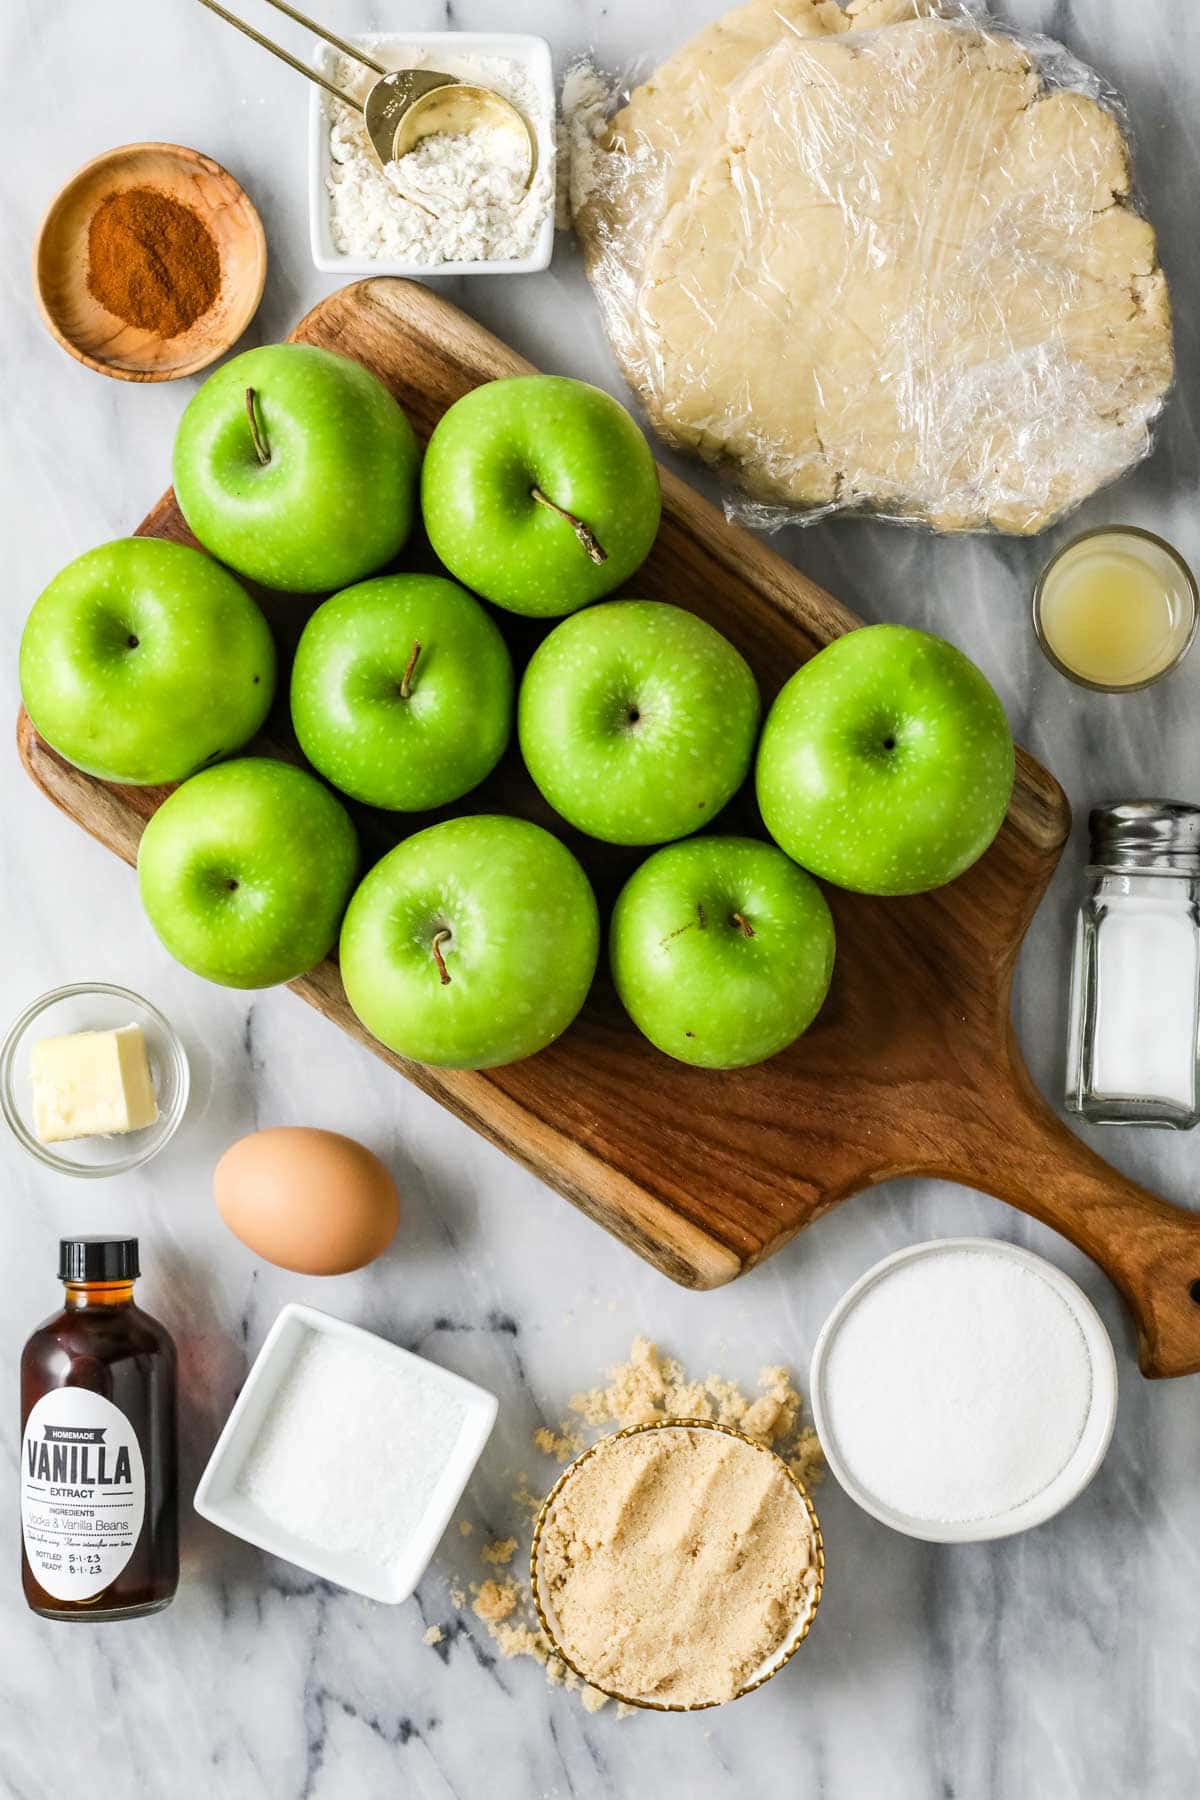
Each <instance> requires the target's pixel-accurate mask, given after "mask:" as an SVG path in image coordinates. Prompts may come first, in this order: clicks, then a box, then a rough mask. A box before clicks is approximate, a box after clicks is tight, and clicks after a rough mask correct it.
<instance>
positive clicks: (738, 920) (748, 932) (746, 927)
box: [732, 912, 754, 938]
mask: <svg viewBox="0 0 1200 1800" xmlns="http://www.w3.org/2000/svg"><path fill="white" fill-rule="evenodd" d="M732 923H733V924H734V925H736V926H737V927H738V929H739V930H740V931H741V934H742V936H743V937H748V938H752V937H753V936H754V927H753V925H752V924H751V923H750V921H749V919H748V918H747V917H746V915H745V913H740V912H738V913H734V915H733V920H732Z"/></svg>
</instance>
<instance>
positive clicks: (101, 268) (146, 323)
mask: <svg viewBox="0 0 1200 1800" xmlns="http://www.w3.org/2000/svg"><path fill="white" fill-rule="evenodd" d="M87 287H88V292H89V294H91V296H92V298H93V299H94V300H98V301H99V302H100V305H101V306H103V307H104V308H105V310H106V311H107V312H110V313H113V314H114V315H115V316H116V317H117V318H118V319H120V320H122V321H123V322H124V323H125V324H126V325H136V326H138V327H140V329H141V330H142V331H152V332H153V333H154V334H155V336H156V337H162V338H172V337H178V336H179V334H180V333H181V332H184V331H186V330H187V329H188V327H189V325H193V324H195V322H196V320H197V319H198V318H199V317H200V315H201V313H205V312H207V311H208V309H209V307H210V306H211V305H212V303H213V301H214V300H215V299H216V298H217V295H218V293H219V292H220V289H221V258H220V254H219V252H218V250H217V246H216V242H215V240H214V238H213V235H212V233H211V231H209V229H208V226H207V225H206V224H205V223H204V220H203V219H202V218H201V217H200V215H199V214H198V213H196V212H193V210H192V208H191V207H190V206H185V205H184V204H183V202H182V201H180V200H175V199H172V197H171V196H170V195H169V194H162V193H159V192H158V190H157V189H156V188H149V187H136V188H126V189H124V190H123V191H122V192H120V193H116V194H110V195H109V196H108V197H107V199H105V200H102V201H101V202H100V205H99V206H98V207H97V208H96V210H95V212H94V213H93V214H92V217H91V222H90V224H89V226H88V265H87Z"/></svg>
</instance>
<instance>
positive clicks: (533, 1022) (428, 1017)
mask: <svg viewBox="0 0 1200 1800" xmlns="http://www.w3.org/2000/svg"><path fill="white" fill-rule="evenodd" d="M599 942H600V921H599V916H598V913H597V910H596V900H595V896H594V895H593V893H592V889H591V885H590V883H589V881H588V878H587V876H586V875H585V874H584V872H583V870H582V869H581V868H580V866H579V864H578V863H577V862H576V860H575V858H574V857H573V856H572V855H571V852H570V851H569V850H568V849H566V847H565V846H564V845H562V844H560V843H559V841H558V839H557V838H556V837H552V836H551V835H550V833H549V832H548V831H543V830H542V828H541V826H540V825H531V824H529V823H528V822H527V821H526V820H524V819H510V818H501V817H499V816H495V815H490V814H484V815H477V816H475V817H471V818H465V819H450V820H448V821H447V822H446V823H445V824H443V825H431V826H429V828H428V829H427V830H425V831H419V832H417V834H416V836H415V837H410V838H407V839H406V840H405V842H404V843H402V844H400V845H398V846H397V847H396V849H395V850H392V851H389V853H388V854H387V856H385V857H384V858H383V861H382V862H379V863H377V864H376V865H375V867H374V868H373V869H372V870H371V872H370V874H369V875H368V876H367V877H366V880H365V881H364V882H363V883H362V885H361V887H360V888H359V889H358V892H357V893H356V894H355V896H354V898H353V900H352V901H351V902H350V906H349V909H348V911H347V913H346V920H345V924H344V925H343V927H342V940H341V950H340V956H341V965H342V981H343V982H344V984H345V988H346V998H347V999H348V1000H349V1002H350V1004H351V1006H352V1007H353V1008H354V1010H355V1012H356V1013H357V1014H358V1016H359V1018H360V1019H361V1020H362V1022H363V1024H364V1025H365V1026H366V1028H367V1030H368V1031H370V1032H371V1033H372V1034H373V1035H374V1036H375V1037H377V1038H378V1039H379V1041H380V1043H382V1044H386V1045H387V1047H388V1049H389V1050H394V1051H395V1052H396V1054H397V1055H398V1056H407V1057H410V1058H411V1059H412V1060H413V1061H414V1062H423V1063H435V1064H440V1065H442V1066H443V1067H446V1068H452V1069H491V1068H496V1067H498V1066H499V1065H500V1064H502V1063H510V1062H518V1061H519V1060H520V1059H521V1058H522V1057H524V1056H532V1055H534V1053H535V1052H536V1051H538V1050H544V1049H545V1047H546V1045H547V1044H550V1043H553V1041H554V1039H555V1038H556V1037H558V1035H559V1034H560V1032H563V1031H565V1030H566V1028H567V1026H568V1025H569V1024H570V1023H571V1020H572V1019H573V1018H574V1017H575V1015H576V1013H577V1012H578V1011H579V1008H580V1007H581V1006H582V1005H583V1002H584V1000H585V998H586V997H587V991H588V988H589V987H590V986H591V982H592V976H593V974H594V972H595V968H596V956H597V952H598V949H599Z"/></svg>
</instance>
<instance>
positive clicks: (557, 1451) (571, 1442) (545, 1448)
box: [533, 1419, 584, 1463]
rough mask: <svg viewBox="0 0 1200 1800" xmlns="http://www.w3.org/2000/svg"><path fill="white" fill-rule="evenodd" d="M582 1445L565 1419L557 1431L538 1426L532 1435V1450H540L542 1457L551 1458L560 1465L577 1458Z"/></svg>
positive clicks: (578, 1436) (577, 1435)
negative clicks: (574, 1457)
mask: <svg viewBox="0 0 1200 1800" xmlns="http://www.w3.org/2000/svg"><path fill="white" fill-rule="evenodd" d="M583 1443H584V1440H583V1438H582V1437H581V1436H580V1434H579V1432H577V1431H573V1430H572V1429H571V1425H570V1422H569V1421H568V1420H566V1419H564V1420H563V1422H562V1425H561V1426H560V1428H559V1429H558V1431H551V1430H550V1428H549V1427H548V1426H546V1425H540V1426H539V1427H538V1429H537V1430H536V1431H535V1432H534V1434H533V1447H534V1449H535V1450H540V1451H541V1453H542V1455H543V1456H552V1457H553V1458H554V1460H555V1462H560V1463H569V1462H570V1460H571V1458H572V1457H573V1456H578V1455H579V1452H580V1451H581V1450H582V1449H583Z"/></svg>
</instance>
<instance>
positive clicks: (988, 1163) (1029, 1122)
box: [957, 1068, 1200, 1376]
mask: <svg viewBox="0 0 1200 1800" xmlns="http://www.w3.org/2000/svg"><path fill="white" fill-rule="evenodd" d="M1019 1074H1020V1075H1021V1076H1023V1077H1024V1080H1023V1081H1022V1083H1021V1085H1022V1086H1023V1088H1024V1090H1025V1092H1024V1095H1023V1098H1024V1101H1025V1105H1024V1108H1023V1112H1024V1115H1025V1117H1024V1120H1023V1125H1024V1127H1025V1129H1023V1130H1019V1131H1018V1132H1016V1133H1014V1134H1013V1135H1012V1136H1009V1135H1007V1134H1006V1135H1005V1136H1004V1137H1001V1136H1000V1134H999V1133H996V1134H995V1135H993V1136H992V1137H991V1138H990V1143H989V1146H988V1147H987V1148H984V1147H983V1146H982V1145H980V1146H978V1148H977V1154H976V1155H974V1156H973V1157H972V1159H971V1161H972V1164H973V1172H971V1173H967V1172H966V1171H965V1170H964V1171H962V1172H961V1173H960V1174H959V1176H958V1177H957V1178H958V1179H960V1180H964V1181H965V1182H966V1183H967V1184H968V1185H969V1186H971V1187H977V1188H982V1189H983V1190H984V1192H986V1193H991V1194H995V1195H996V1196H997V1197H998V1198H999V1199H1001V1200H1007V1201H1009V1202H1010V1203H1011V1204H1012V1205H1014V1206H1019V1207H1021V1208H1022V1210H1023V1211H1025V1212H1027V1213H1032V1215H1033V1216H1034V1217H1035V1218H1037V1219H1041V1220H1042V1221H1043V1223H1044V1224H1046V1225H1050V1226H1052V1227H1053V1229H1054V1230H1055V1231H1058V1232H1061V1234H1062V1236H1063V1237H1065V1238H1068V1239H1069V1240H1070V1242H1071V1243H1073V1244H1076V1245H1078V1247H1079V1249H1081V1250H1082V1251H1084V1252H1085V1253H1086V1254H1087V1255H1088V1256H1090V1257H1091V1258H1092V1260H1093V1261H1094V1262H1097V1263H1099V1265H1100V1267H1101V1268H1102V1269H1103V1270H1104V1271H1105V1273H1106V1274H1107V1275H1108V1276H1109V1278H1110V1279H1111V1280H1112V1281H1113V1282H1114V1283H1115V1285H1116V1286H1117V1287H1118V1288H1119V1289H1120V1290H1121V1292H1122V1294H1123V1295H1124V1296H1125V1299H1126V1301H1127V1302H1128V1304H1129V1308H1130V1311H1131V1312H1132V1314H1133V1319H1134V1324H1135V1326H1136V1328H1137V1345H1138V1363H1139V1365H1140V1367H1141V1371H1142V1374H1143V1375H1149V1376H1166V1375H1193V1374H1195V1373H1197V1372H1198V1371H1200V1215H1197V1214H1194V1213H1190V1212H1187V1211H1185V1210H1184V1209H1183V1208H1182V1207H1179V1206H1173V1205H1172V1204H1171V1203H1170V1202H1169V1201H1167V1200H1163V1199H1161V1198H1160V1197H1159V1196H1158V1195H1157V1194H1152V1193H1150V1192H1149V1190H1148V1189H1146V1188H1143V1187H1139V1186H1138V1184H1137V1182H1135V1181H1130V1180H1129V1179H1128V1178H1127V1177H1126V1176H1124V1175H1122V1174H1120V1173H1119V1172H1118V1171H1117V1170H1116V1169H1114V1168H1112V1167H1111V1165H1110V1164H1108V1163H1106V1162H1105V1161H1104V1159H1103V1158H1102V1157H1100V1156H1097V1155H1096V1153H1095V1152H1094V1151H1093V1150H1091V1149H1089V1148H1088V1146H1087V1145H1086V1144H1084V1143H1082V1142H1081V1141H1080V1140H1079V1138H1077V1137H1076V1136H1075V1134H1074V1132H1072V1131H1070V1130H1069V1129H1068V1128H1067V1126H1066V1125H1065V1124H1064V1123H1063V1122H1062V1120H1061V1119H1060V1118H1059V1117H1058V1116H1057V1115H1056V1114H1055V1113H1054V1112H1053V1111H1052V1110H1051V1109H1050V1107H1049V1106H1047V1104H1046V1102H1045V1101H1044V1100H1043V1099H1042V1097H1041V1095H1040V1094H1038V1093H1037V1091H1036V1090H1035V1089H1034V1087H1033V1084H1032V1082H1031V1081H1030V1080H1029V1078H1028V1076H1027V1075H1026V1074H1025V1071H1024V1069H1023V1068H1020V1069H1019Z"/></svg>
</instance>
